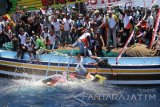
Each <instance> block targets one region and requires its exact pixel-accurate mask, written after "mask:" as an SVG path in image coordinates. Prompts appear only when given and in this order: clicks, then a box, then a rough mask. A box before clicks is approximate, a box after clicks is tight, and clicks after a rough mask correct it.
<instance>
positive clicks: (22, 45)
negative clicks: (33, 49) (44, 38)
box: [17, 28, 29, 59]
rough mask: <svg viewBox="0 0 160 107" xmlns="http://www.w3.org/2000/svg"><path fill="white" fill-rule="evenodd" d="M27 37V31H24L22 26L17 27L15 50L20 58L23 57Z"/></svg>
mask: <svg viewBox="0 0 160 107" xmlns="http://www.w3.org/2000/svg"><path fill="white" fill-rule="evenodd" d="M27 37H29V35H28V33H27V32H25V31H24V29H23V28H20V29H19V35H18V38H19V50H18V52H17V57H20V58H21V59H23V56H24V52H26V51H27V47H26V40H27Z"/></svg>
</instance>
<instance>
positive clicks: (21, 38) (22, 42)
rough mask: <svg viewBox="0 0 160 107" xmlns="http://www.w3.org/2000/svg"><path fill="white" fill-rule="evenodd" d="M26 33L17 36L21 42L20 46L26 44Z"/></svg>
mask: <svg viewBox="0 0 160 107" xmlns="http://www.w3.org/2000/svg"><path fill="white" fill-rule="evenodd" d="M27 35H28V34H27V33H26V32H25V33H24V34H23V35H20V34H19V35H18V37H19V38H20V40H21V44H22V45H24V44H26V38H27Z"/></svg>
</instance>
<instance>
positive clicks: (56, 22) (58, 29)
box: [51, 17, 62, 44]
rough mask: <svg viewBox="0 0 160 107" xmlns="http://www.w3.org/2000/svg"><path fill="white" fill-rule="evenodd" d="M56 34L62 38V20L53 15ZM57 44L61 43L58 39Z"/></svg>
mask: <svg viewBox="0 0 160 107" xmlns="http://www.w3.org/2000/svg"><path fill="white" fill-rule="evenodd" d="M51 24H52V26H53V28H54V31H55V34H57V36H58V37H59V38H60V39H61V38H62V37H61V20H59V19H57V18H56V17H53V22H51ZM57 44H59V41H57Z"/></svg>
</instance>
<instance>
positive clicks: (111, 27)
mask: <svg viewBox="0 0 160 107" xmlns="http://www.w3.org/2000/svg"><path fill="white" fill-rule="evenodd" d="M108 13H109V16H108V17H107V21H106V23H107V26H108V35H107V47H109V46H110V38H111V36H112V37H113V44H114V47H115V48H116V47H117V41H116V27H117V25H118V18H117V16H116V15H114V14H113V13H112V11H109V12H108Z"/></svg>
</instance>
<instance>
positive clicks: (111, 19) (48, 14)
mask: <svg viewBox="0 0 160 107" xmlns="http://www.w3.org/2000/svg"><path fill="white" fill-rule="evenodd" d="M158 9H159V7H158V5H156V6H155V7H154V8H152V9H148V8H145V7H143V6H141V7H131V6H128V7H127V6H125V7H120V6H113V7H112V8H111V9H110V10H107V9H89V10H87V9H86V10H85V12H84V13H83V14H81V13H79V10H78V9H76V8H71V9H70V10H66V9H63V8H62V9H54V8H51V7H49V6H46V7H44V8H43V9H40V10H36V11H27V7H26V6H24V7H23V8H21V7H20V6H17V9H16V11H15V12H14V13H12V15H11V18H7V17H5V15H0V47H3V44H4V43H6V42H12V44H13V50H14V51H17V57H19V58H21V59H23V56H24V53H25V52H28V53H29V55H30V57H31V60H32V59H38V55H39V54H42V53H47V52H48V51H50V50H54V49H59V48H60V47H67V46H69V47H79V49H80V52H81V55H84V56H102V50H103V49H107V50H108V51H110V49H111V48H119V47H123V46H124V44H125V43H126V41H127V39H128V37H129V36H130V34H131V32H132V31H133V30H135V33H134V36H133V38H132V39H131V41H130V43H129V46H131V45H133V44H135V43H140V44H145V45H146V46H148V47H149V45H150V43H151V39H152V34H153V31H154V26H155V23H156V20H157V14H158ZM139 22H140V23H139ZM159 32H160V26H159V27H158V31H157V35H156V38H155V43H154V46H155V49H156V50H160V33H159Z"/></svg>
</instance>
